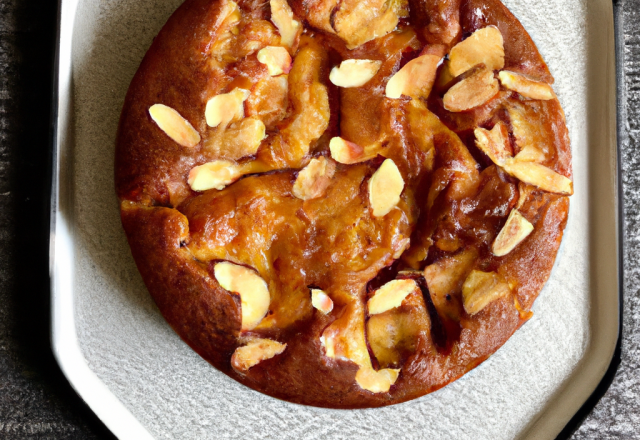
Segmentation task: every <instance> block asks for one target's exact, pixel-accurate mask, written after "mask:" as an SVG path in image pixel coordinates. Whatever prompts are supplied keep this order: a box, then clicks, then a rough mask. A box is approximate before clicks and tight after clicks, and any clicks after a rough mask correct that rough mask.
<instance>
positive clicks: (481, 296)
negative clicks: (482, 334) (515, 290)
mask: <svg viewBox="0 0 640 440" xmlns="http://www.w3.org/2000/svg"><path fill="white" fill-rule="evenodd" d="M510 293H511V289H509V285H508V284H507V283H506V281H504V280H503V279H502V277H500V276H499V275H498V274H497V273H495V272H481V271H479V270H474V271H473V272H471V274H470V275H469V276H468V277H467V279H466V280H465V282H464V284H463V286H462V301H463V304H464V309H465V311H466V312H467V313H468V314H469V315H475V314H476V313H480V312H481V311H482V310H483V309H484V308H485V307H487V306H488V305H489V304H491V303H492V302H493V301H495V300H497V299H500V298H502V297H504V296H507V295H509V294H510Z"/></svg>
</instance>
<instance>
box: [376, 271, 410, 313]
mask: <svg viewBox="0 0 640 440" xmlns="http://www.w3.org/2000/svg"><path fill="white" fill-rule="evenodd" d="M417 288H418V285H417V284H416V282H415V281H413V280H393V281H389V282H388V283H387V284H385V285H384V286H382V287H381V288H379V289H378V290H377V291H376V293H375V294H374V295H373V297H371V299H370V300H369V302H368V303H367V308H368V310H369V314H370V315H377V314H380V313H384V312H386V311H387V310H391V309H394V308H396V307H399V306H400V304H402V301H404V299H405V298H406V297H407V295H409V294H410V293H411V292H414V291H415V290H416V289H417Z"/></svg>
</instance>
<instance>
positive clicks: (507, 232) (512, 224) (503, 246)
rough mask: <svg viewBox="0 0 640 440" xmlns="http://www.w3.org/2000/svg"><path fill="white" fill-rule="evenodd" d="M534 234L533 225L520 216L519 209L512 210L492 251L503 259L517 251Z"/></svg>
mask: <svg viewBox="0 0 640 440" xmlns="http://www.w3.org/2000/svg"><path fill="white" fill-rule="evenodd" d="M531 232H533V225H532V224H531V223H529V221H528V220H527V219H526V218H524V217H523V216H522V214H520V212H519V211H518V210H517V209H512V210H511V213H510V214H509V217H508V218H507V222H506V223H505V225H504V226H503V227H502V230H500V233H499V234H498V236H497V237H496V239H495V241H494V242H493V246H492V248H491V250H492V251H493V255H495V256H496V257H503V256H505V255H507V254H508V253H509V252H511V251H512V250H513V249H515V247H516V246H518V245H519V244H520V243H522V240H524V239H525V238H527V237H528V236H529V234H531Z"/></svg>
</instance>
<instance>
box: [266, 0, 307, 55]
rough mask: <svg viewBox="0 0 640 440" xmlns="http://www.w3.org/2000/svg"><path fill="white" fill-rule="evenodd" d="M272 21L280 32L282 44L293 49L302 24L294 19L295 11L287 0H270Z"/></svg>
mask: <svg viewBox="0 0 640 440" xmlns="http://www.w3.org/2000/svg"><path fill="white" fill-rule="evenodd" d="M269 4H270V5H271V21H272V22H273V24H275V25H276V27H277V28H278V31H279V32H280V44H282V45H283V46H286V47H287V48H289V49H291V48H292V47H293V46H294V45H295V43H296V40H297V38H298V36H299V35H300V31H301V29H302V26H300V22H299V21H296V20H294V19H293V11H292V10H291V7H290V6H289V3H287V0H270V1H269Z"/></svg>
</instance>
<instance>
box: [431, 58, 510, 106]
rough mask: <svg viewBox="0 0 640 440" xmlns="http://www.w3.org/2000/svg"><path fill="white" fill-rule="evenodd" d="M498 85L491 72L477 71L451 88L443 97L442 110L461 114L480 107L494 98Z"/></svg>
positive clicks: (488, 70)
mask: <svg viewBox="0 0 640 440" xmlns="http://www.w3.org/2000/svg"><path fill="white" fill-rule="evenodd" d="M499 91H500V84H499V83H498V80H497V79H495V78H494V76H493V70H490V69H488V68H484V69H479V70H478V71H477V72H476V73H474V74H473V75H471V76H469V77H468V78H465V79H463V80H462V81H460V82H459V83H457V84H456V85H454V86H453V87H451V88H450V89H449V90H448V91H447V93H446V94H445V95H444V98H443V103H444V108H445V109H447V110H449V111H450V112H463V111H466V110H471V109H472V108H476V107H479V106H481V105H482V104H484V103H486V102H487V101H489V100H490V99H491V98H493V97H494V96H496V95H497V94H498V92H499Z"/></svg>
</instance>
